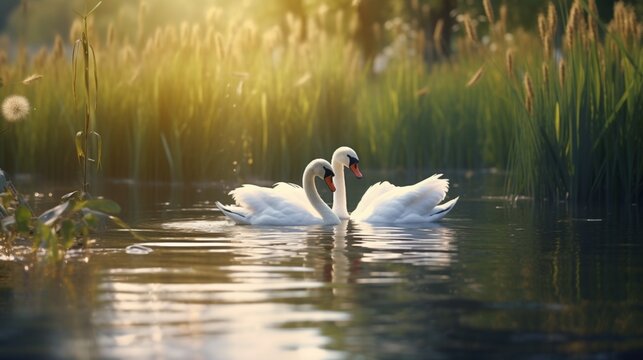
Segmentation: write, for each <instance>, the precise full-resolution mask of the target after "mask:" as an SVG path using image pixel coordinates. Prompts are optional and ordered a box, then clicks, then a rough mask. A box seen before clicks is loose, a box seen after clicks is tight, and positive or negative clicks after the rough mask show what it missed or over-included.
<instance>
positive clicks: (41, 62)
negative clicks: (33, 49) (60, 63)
mask: <svg viewBox="0 0 643 360" xmlns="http://www.w3.org/2000/svg"><path fill="white" fill-rule="evenodd" d="M47 57H48V53H47V48H46V47H44V46H42V47H41V48H40V49H39V50H38V52H37V53H36V56H34V58H33V66H34V68H36V69H40V68H43V67H44V66H45V63H46V62H47ZM32 76H33V75H32ZM40 77H42V75H40ZM30 78H31V76H30V77H28V78H26V79H24V80H22V83H23V84H25V85H28V84H29V83H30V82H31V81H28V80H30ZM34 80H37V79H34Z"/></svg>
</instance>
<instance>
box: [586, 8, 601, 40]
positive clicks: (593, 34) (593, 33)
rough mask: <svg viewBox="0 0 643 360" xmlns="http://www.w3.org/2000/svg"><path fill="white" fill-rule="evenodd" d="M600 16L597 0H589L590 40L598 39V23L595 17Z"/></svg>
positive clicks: (588, 26)
mask: <svg viewBox="0 0 643 360" xmlns="http://www.w3.org/2000/svg"><path fill="white" fill-rule="evenodd" d="M595 16H598V9H597V8H596V1H595V0H589V14H588V16H587V29H588V30H589V33H588V36H589V38H590V40H592V41H595V40H596V39H598V25H597V24H596V20H594V17H595Z"/></svg>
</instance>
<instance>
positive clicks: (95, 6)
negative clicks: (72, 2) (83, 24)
mask: <svg viewBox="0 0 643 360" xmlns="http://www.w3.org/2000/svg"><path fill="white" fill-rule="evenodd" d="M102 3H103V1H102V0H101V1H99V2H98V3H97V4H96V5H94V7H93V8H92V9H91V10H89V12H88V13H87V15H85V16H89V15H91V14H92V13H93V12H94V11H96V9H98V7H99V6H100V4H102Z"/></svg>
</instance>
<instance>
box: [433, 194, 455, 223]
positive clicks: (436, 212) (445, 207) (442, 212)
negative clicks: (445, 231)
mask: <svg viewBox="0 0 643 360" xmlns="http://www.w3.org/2000/svg"><path fill="white" fill-rule="evenodd" d="M458 199H460V197H459V196H458V197H457V198H455V199H451V200H449V201H447V202H445V203H444V204H440V205H438V206H436V207H434V208H433V210H431V214H429V217H428V219H427V221H429V222H431V221H438V220H440V219H442V218H443V217H445V216H446V215H447V214H448V213H449V212H450V211H451V210H452V209H453V207H454V206H455V204H456V203H457V202H458Z"/></svg>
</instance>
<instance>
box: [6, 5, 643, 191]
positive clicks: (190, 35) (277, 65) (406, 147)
mask: <svg viewBox="0 0 643 360" xmlns="http://www.w3.org/2000/svg"><path fill="white" fill-rule="evenodd" d="M578 4H579V5H574V6H579V7H580V10H578V11H579V12H580V14H581V15H579V16H581V17H583V19H584V20H583V21H584V24H585V25H583V26H585V28H587V24H588V23H589V18H588V17H587V10H588V9H589V7H588V5H585V6H581V4H582V3H580V2H578ZM617 6H618V7H619V9H623V10H618V11H621V12H625V13H627V14H631V13H632V12H631V10H628V9H626V8H624V7H622V5H617ZM558 10H559V11H558V13H559V14H565V13H566V12H565V11H560V10H561V9H558ZM490 11H491V12H493V11H494V9H492V8H490V7H488V9H487V13H489V12H490ZM617 13H618V12H617ZM625 13H618V14H621V15H619V16H621V17H626V18H627V19H629V16H630V15H624V14H625ZM502 14H503V12H501V16H497V17H496V18H498V20H497V21H495V22H488V23H486V24H487V25H485V26H476V24H474V23H472V22H471V18H470V17H469V18H467V19H469V20H467V21H469V22H470V23H469V24H467V26H465V28H468V29H469V31H470V32H471V31H472V30H473V31H475V34H469V35H468V36H465V35H466V34H464V35H463V36H461V37H458V38H456V39H455V41H454V43H453V44H452V46H453V48H454V50H455V51H454V53H456V54H457V55H455V56H454V57H451V58H444V59H442V61H439V62H430V63H427V62H426V61H425V60H424V58H423V56H421V55H422V54H424V52H425V50H426V49H425V46H426V45H427V44H426V43H425V42H424V41H422V40H423V39H425V38H427V37H425V36H424V34H422V33H421V32H420V31H417V30H414V29H413V28H412V27H411V28H410V29H406V28H405V27H403V26H392V27H390V28H389V29H388V30H387V31H388V32H387V33H386V34H385V36H384V38H386V39H389V40H390V47H389V48H390V49H389V50H388V54H389V56H388V57H386V58H385V57H381V58H380V59H378V60H376V61H375V62H377V61H380V60H381V59H386V61H385V62H386V63H387V66H386V67H382V66H380V65H378V64H376V63H370V62H367V61H365V60H364V59H363V58H362V56H361V54H360V52H359V48H358V46H356V45H355V44H354V42H353V38H352V35H351V34H350V32H349V31H348V30H347V29H346V28H345V27H344V26H343V23H342V22H336V21H335V19H336V18H335V15H334V14H332V13H328V14H326V15H325V16H316V17H314V18H311V19H310V21H308V23H309V24H310V26H311V28H310V29H309V31H308V32H307V34H308V38H307V40H306V41H301V36H300V35H299V31H300V24H298V23H297V21H295V20H292V19H291V21H289V22H288V25H287V26H286V28H279V27H275V28H272V29H265V30H264V29H262V30H259V29H257V28H256V26H255V25H253V24H252V23H251V22H248V21H245V20H244V19H236V18H231V19H225V18H224V17H216V18H213V17H212V16H209V17H205V18H204V20H203V21H201V22H197V23H193V24H187V23H183V24H180V25H177V26H168V27H164V28H159V29H156V31H155V32H154V31H153V32H152V33H153V34H154V35H152V36H150V37H148V38H145V37H144V36H133V35H131V34H129V33H130V31H127V30H126V29H122V30H121V31H120V32H119V29H118V24H115V25H114V26H113V27H110V29H111V30H110V31H108V33H107V34H96V33H91V29H90V33H91V36H92V42H93V43H94V44H95V46H96V56H97V61H98V63H99V66H98V67H99V68H100V74H99V75H100V78H101V83H100V84H99V92H100V94H101V102H100V103H99V104H98V107H97V109H96V117H97V118H100V119H101V122H100V123H97V124H95V128H96V131H98V132H99V133H101V135H102V137H103V150H104V151H103V162H102V165H103V169H104V175H105V176H107V177H117V178H134V179H138V180H173V181H193V180H218V179H235V178H248V177H262V178H273V179H276V178H284V177H286V178H293V179H294V178H298V177H299V175H300V172H301V169H302V168H303V166H304V165H305V164H306V163H307V162H308V161H309V159H311V158H314V157H328V156H329V155H330V154H331V153H332V151H333V149H334V148H335V147H337V146H339V145H350V146H352V147H354V148H355V149H356V150H357V151H358V153H359V154H360V157H361V160H362V162H363V164H364V165H365V166H366V167H367V168H386V169H418V168H420V169H424V170H425V171H427V172H431V171H434V170H435V169H436V168H481V167H498V168H501V169H508V170H509V171H510V178H509V187H508V189H509V192H510V193H513V194H526V195H532V196H535V197H537V198H540V199H542V198H548V199H554V198H570V199H572V200H575V201H585V200H592V199H602V200H610V201H612V200H613V201H617V200H618V201H621V200H627V201H636V200H637V199H638V200H640V199H641V193H642V191H641V183H642V178H641V176H642V172H643V163H642V161H641V155H640V151H638V150H637V149H638V148H640V144H641V136H642V135H641V134H643V132H642V131H641V121H640V120H638V119H639V118H640V116H639V117H637V114H638V113H640V112H641V110H642V109H641V106H642V105H641V104H642V100H641V95H640V94H641V93H642V92H641V75H640V69H641V66H642V64H641V61H642V60H641V59H642V58H643V57H642V56H641V55H642V54H641V47H640V42H641V34H640V32H641V30H640V29H641V25H640V24H639V23H638V22H636V20H635V19H634V20H633V21H634V23H633V25H628V26H630V28H631V26H633V28H634V30H627V31H628V35H627V39H623V36H624V35H623V34H622V32H623V31H624V30H623V29H620V28H616V25H610V27H609V28H607V27H606V28H605V29H603V28H600V27H598V34H597V35H598V36H596V38H595V39H594V40H593V41H589V40H587V39H586V40H587V41H585V42H583V38H582V35H581V30H578V31H577V33H576V35H575V36H576V37H577V38H578V39H576V42H575V43H574V46H572V47H569V48H566V47H564V45H563V43H564V33H562V32H560V31H556V32H553V30H552V33H551V34H549V36H550V37H549V40H548V41H549V43H550V45H549V49H548V50H545V48H544V47H543V43H542V41H541V39H540V38H539V36H538V35H536V34H528V33H524V32H522V31H520V30H515V31H513V33H511V34H509V33H507V30H506V25H505V19H506V12H504V14H505V15H502ZM144 16H145V15H144V14H142V15H141V17H140V18H139V19H140V21H141V27H142V26H143V24H144V23H145V18H144ZM488 16H489V14H488ZM491 16H492V17H493V15H491ZM575 16H576V15H575ZM558 17H559V18H564V16H562V15H558ZM558 21H561V19H558ZM575 21H577V22H578V24H575V26H576V27H577V28H579V26H580V25H581V23H583V21H581V20H580V17H579V18H578V19H576V20H575ZM619 21H620V20H619ZM627 21H630V20H627ZM561 22H562V21H561ZM593 24H597V23H593ZM597 26H598V25H597ZM76 28H77V26H76ZM630 28H628V29H630ZM114 29H116V30H114ZM556 29H558V27H556ZM585 31H586V30H585ZM131 33H132V34H133V33H134V31H131ZM136 33H139V34H143V33H145V32H143V31H138V32H136ZM485 35H487V36H488V39H489V41H488V42H487V41H486V40H485V41H484V42H483V41H482V39H484V38H485ZM72 37H73V36H72ZM63 44H64V41H62V39H60V40H59V41H58V42H57V43H56V44H55V45H54V46H53V47H52V48H51V49H46V50H43V51H41V52H39V53H38V54H36V55H34V56H32V57H31V58H25V57H23V58H19V59H17V60H16V61H14V62H12V63H7V64H4V65H0V76H2V78H3V79H4V83H5V89H8V90H9V91H11V92H17V93H23V94H24V95H27V96H28V97H29V98H30V99H31V100H32V103H33V104H34V107H35V110H34V111H33V114H32V116H31V118H30V119H29V120H28V121H25V122H23V123H21V124H19V126H16V127H14V128H13V129H12V131H13V132H14V134H11V136H8V134H5V135H3V138H2V142H1V143H0V161H1V162H2V164H3V165H2V166H3V167H4V168H6V169H7V168H8V169H9V170H13V171H17V172H31V173H36V174H42V175H45V176H47V177H50V178H57V179H65V178H69V177H70V176H69V175H70V174H69V172H70V171H73V169H75V166H74V165H72V164H74V162H75V161H76V160H75V152H74V149H73V148H72V146H70V144H69V141H68V139H69V137H70V136H74V133H75V129H77V128H78V124H77V123H76V122H77V120H76V119H78V114H80V113H82V109H81V108H79V106H78V105H75V104H74V102H73V98H72V95H71V94H70V92H69V90H68V89H70V87H71V84H70V83H69V79H70V78H71V76H70V71H71V65H70V61H69V59H68V54H66V53H65V51H63V49H64V48H65V47H64V46H63ZM66 47H67V48H68V47H69V45H67V46H66ZM508 50H510V51H512V54H513V55H512V59H513V65H512V69H511V73H509V72H508V71H507V69H506V64H505V63H506V58H505V56H506V55H505V54H506V53H507V51H508ZM546 52H547V54H545V53H546ZM560 59H563V61H564V63H565V68H566V75H565V77H566V79H565V80H566V81H565V82H563V84H562V86H561V85H560V81H559V75H558V63H559V60H560ZM543 64H546V66H547V67H548V69H549V77H548V78H547V79H545V78H544V75H543V74H542V70H541V69H542V67H543V66H544V65H543ZM374 67H375V68H376V69H378V71H373V68H374ZM479 69H482V72H481V73H480V74H481V75H480V76H478V77H477V78H474V79H472V77H474V76H475V75H477V71H478V70H479ZM34 72H35V73H41V74H43V75H44V76H45V77H44V78H43V79H42V80H41V81H40V82H39V83H38V84H37V85H36V86H31V87H28V88H27V87H23V86H22V85H21V84H20V80H21V79H22V78H23V77H26V76H28V75H29V74H31V73H34ZM526 73H528V74H529V77H530V79H531V84H532V85H531V86H532V88H533V94H532V99H531V111H527V109H526V107H525V100H526V99H525V89H524V84H523V82H524V81H523V79H524V76H525V74H526ZM470 80H475V81H470ZM469 82H471V84H469V86H467V84H468V83H469ZM14 135H15V136H14ZM7 164H9V165H7ZM71 175H74V176H75V175H76V174H71ZM628 199H629V200H628Z"/></svg>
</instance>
